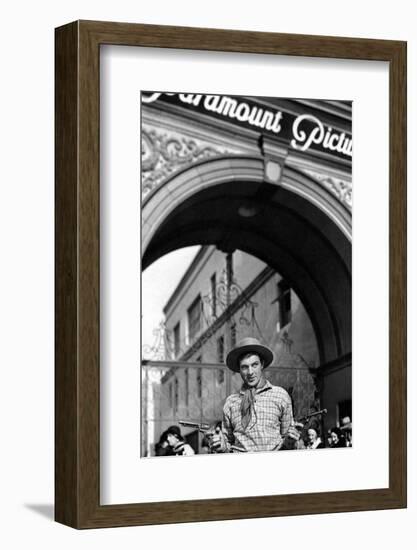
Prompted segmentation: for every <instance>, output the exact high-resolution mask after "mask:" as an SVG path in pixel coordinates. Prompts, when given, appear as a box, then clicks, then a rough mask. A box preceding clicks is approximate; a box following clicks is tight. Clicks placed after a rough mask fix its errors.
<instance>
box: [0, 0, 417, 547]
mask: <svg viewBox="0 0 417 550" xmlns="http://www.w3.org/2000/svg"><path fill="white" fill-rule="evenodd" d="M413 8H414V5H413V3H412V2H407V1H405V0H399V1H397V2H395V3H394V2H387V1H382V2H379V3H378V4H376V3H373V2H363V1H361V2H356V1H351V2H349V3H335V2H334V1H324V0H322V1H320V0H318V1H317V2H309V1H308V0H299V1H298V2H293V3H290V2H285V3H284V2H279V1H278V2H277V1H270V2H269V1H267V0H259V1H258V2H256V3H253V2H249V3H247V4H244V3H242V2H238V1H237V0H233V1H229V2H224V1H220V0H212V1H211V2H205V3H201V2H200V3H191V2H187V1H183V0H177V1H176V2H168V1H162V0H155V1H154V2H152V3H138V2H128V1H126V0H119V1H118V2H109V1H104V2H103V1H101V2H99V1H98V0H84V1H83V2H81V1H80V0H73V1H72V2H68V1H66V0H64V1H62V2H57V3H48V2H42V1H41V2H36V3H31V2H29V1H27V0H26V1H18V0H16V1H15V2H14V3H13V4H12V3H11V2H9V3H4V4H2V7H1V8H0V9H1V12H0V13H1V20H2V23H3V24H2V31H1V34H0V40H1V50H0V51H1V60H2V63H1V81H0V94H1V101H0V121H1V132H0V140H1V149H0V150H1V162H0V173H1V177H0V186H1V187H0V189H1V195H0V224H1V238H0V243H1V248H0V250H1V269H0V277H1V284H0V365H1V372H2V382H1V384H0V412H1V414H0V418H1V423H0V426H1V431H0V433H1V451H0V463H1V468H0V494H1V497H0V508H1V511H0V518H1V525H2V527H1V529H0V546H1V547H2V548H4V549H6V550H9V549H14V548H27V547H31V548H45V549H55V548H60V549H61V550H65V549H69V548H71V549H75V548H77V549H81V548H92V547H95V548H100V549H101V550H106V549H110V548H115V547H117V548H120V549H125V548H142V549H143V548H150V549H152V548H155V549H158V550H159V549H162V548H164V549H165V548H170V549H173V550H174V549H177V548H178V549H179V548H181V549H185V548H190V549H191V548H227V547H230V546H233V547H236V548H239V549H249V548H255V547H261V548H263V547H265V548H283V547H288V548H291V549H302V548H306V547H309V548H322V549H323V550H326V549H334V548H338V550H341V549H344V548H354V547H356V548H361V547H364V546H365V545H369V544H372V545H373V546H375V547H378V548H379V549H381V550H384V549H388V548H392V547H393V546H394V545H395V546H398V545H399V544H403V547H404V548H405V549H407V548H414V547H415V546H414V545H415V541H414V539H415V529H414V525H415V518H416V517H417V516H416V514H417V476H416V471H417V443H416V441H417V438H416V437H415V436H414V426H415V419H416V418H417V406H416V403H417V376H416V365H417V344H416V341H417V339H416V338H414V333H415V331H416V330H417V293H416V285H415V283H414V281H415V280H416V279H417V252H416V251H417V242H416V235H417V190H416V182H417V178H416V176H417V171H416V168H417V160H416V156H415V154H414V151H415V150H416V149H417V136H416V114H417V113H416V97H417V83H416V77H417V35H416V24H415V17H414V9H413ZM75 19H96V20H97V19H98V20H100V19H101V20H108V21H125V22H141V23H154V24H171V25H186V26H201V27H217V28H234V29H248V30H257V31H275V32H291V33H305V34H326V35H338V36H356V37H369V38H387V39H399V40H407V41H408V55H409V58H408V67H409V73H408V97H409V119H408V120H409V121H408V137H409V163H408V166H409V174H408V178H409V179H408V182H409V191H408V196H409V198H408V205H409V223H408V230H409V289H408V293H409V294H408V296H409V306H408V307H409V312H408V317H409V333H410V336H409V341H410V342H409V374H408V384H409V411H408V418H409V426H410V428H409V438H408V440H409V462H408V463H409V472H408V480H409V482H408V488H409V507H408V509H407V510H396V511H383V512H364V513H355V514H332V515H327V516H308V517H293V518H273V519H260V520H248V521H235V522H230V521H229V522H216V523H205V524H202V523H200V524H192V525H174V526H156V527H142V528H127V529H126V528H125V529H107V530H100V531H85V532H77V531H74V530H71V529H69V528H67V527H64V526H62V525H58V524H56V523H54V522H53V520H52V518H53V494H54V487H53V480H54V462H53V452H54V439H53V438H54V424H53V405H54V400H53V390H54V302H53V294H54V27H56V26H59V25H62V24H64V23H67V22H69V21H72V20H75ZM375 204H376V205H377V204H378V182H375ZM374 314H375V315H377V312H370V317H369V320H368V322H369V324H372V315H374ZM370 345H375V344H374V343H372V342H370ZM369 395H370V398H371V395H372V388H369ZM376 421H377V419H376ZM370 429H372V426H370ZM243 475H248V476H250V475H254V473H253V472H245V473H244V474H243ZM256 475H262V472H257V473H256ZM283 475H285V472H283ZM311 475H314V472H312V473H311ZM341 475H343V472H342V473H341ZM193 482H195V481H193Z"/></svg>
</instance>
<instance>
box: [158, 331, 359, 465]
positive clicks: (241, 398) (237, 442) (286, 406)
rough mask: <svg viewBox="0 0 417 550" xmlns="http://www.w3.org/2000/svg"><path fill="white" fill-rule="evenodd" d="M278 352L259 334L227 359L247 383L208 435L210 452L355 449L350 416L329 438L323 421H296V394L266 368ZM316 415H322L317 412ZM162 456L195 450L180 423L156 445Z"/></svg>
mask: <svg viewBox="0 0 417 550" xmlns="http://www.w3.org/2000/svg"><path fill="white" fill-rule="evenodd" d="M273 357H274V355H273V352H272V350H270V349H269V348H268V347H267V346H264V345H262V344H261V343H260V342H259V341H258V340H257V339H255V338H250V337H249V338H244V339H243V340H242V341H240V342H239V343H238V344H237V345H236V347H235V348H234V349H232V350H231V351H230V352H229V353H228V355H227V357H226V365H227V367H228V368H229V369H230V370H232V371H233V372H237V373H240V376H241V378H242V387H241V389H240V391H239V392H238V393H234V394H232V395H230V396H229V397H227V399H226V401H225V404H224V407H223V418H222V420H221V421H219V422H217V423H216V424H215V425H214V426H213V427H212V429H210V430H208V431H207V432H206V434H205V436H204V439H203V445H202V447H203V449H205V450H206V451H207V452H209V453H229V452H236V451H238V452H249V451H281V450H290V449H311V450H314V449H321V448H323V447H330V448H337V447H351V446H352V422H351V419H350V417H349V416H345V417H344V418H343V419H342V421H341V423H340V426H334V427H332V428H331V429H330V430H328V432H327V434H326V435H325V437H323V434H322V433H321V430H320V423H319V422H317V421H316V422H315V423H311V424H310V423H308V422H307V423H306V424H300V423H297V422H295V421H294V418H293V411H292V403H291V398H290V396H289V395H288V393H287V391H286V390H285V389H284V388H281V387H279V386H273V385H272V384H271V383H270V382H269V381H268V380H267V379H266V378H265V376H264V370H265V369H266V368H267V367H268V366H269V365H270V364H271V363H272V361H273ZM316 414H317V413H316ZM155 454H156V455H157V456H167V455H176V456H189V455H193V454H195V451H194V450H193V448H192V447H191V446H190V445H189V444H188V443H187V442H186V441H185V440H184V438H183V436H182V434H181V430H180V428H179V426H176V425H173V426H170V427H169V428H168V429H167V430H166V431H165V432H163V434H162V435H161V437H160V440H159V441H158V443H157V444H156V446H155Z"/></svg>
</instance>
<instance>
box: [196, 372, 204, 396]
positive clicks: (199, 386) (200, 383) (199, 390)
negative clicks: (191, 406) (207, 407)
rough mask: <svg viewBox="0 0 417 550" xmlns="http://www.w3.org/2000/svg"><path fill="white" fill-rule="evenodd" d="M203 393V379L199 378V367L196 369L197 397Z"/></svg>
mask: <svg viewBox="0 0 417 550" xmlns="http://www.w3.org/2000/svg"><path fill="white" fill-rule="evenodd" d="M202 395H203V381H202V378H201V369H198V371H197V397H198V398H200V399H201V396H202Z"/></svg>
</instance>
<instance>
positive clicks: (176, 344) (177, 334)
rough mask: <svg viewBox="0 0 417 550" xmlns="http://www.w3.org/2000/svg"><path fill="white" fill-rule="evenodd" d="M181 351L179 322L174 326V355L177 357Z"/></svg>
mask: <svg viewBox="0 0 417 550" xmlns="http://www.w3.org/2000/svg"><path fill="white" fill-rule="evenodd" d="M180 352H181V344H180V323H179V322H178V323H177V324H176V325H175V327H174V356H175V358H177V357H178V356H179V355H180Z"/></svg>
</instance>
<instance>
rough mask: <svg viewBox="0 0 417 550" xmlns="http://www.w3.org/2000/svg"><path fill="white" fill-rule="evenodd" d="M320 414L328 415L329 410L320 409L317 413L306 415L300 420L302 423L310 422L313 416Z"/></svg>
mask: <svg viewBox="0 0 417 550" xmlns="http://www.w3.org/2000/svg"><path fill="white" fill-rule="evenodd" d="M319 414H327V409H320V410H319V411H316V412H313V413H310V414H306V415H305V416H303V417H302V418H300V422H301V421H305V420H309V419H310V418H312V417H313V416H318V415H319Z"/></svg>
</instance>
